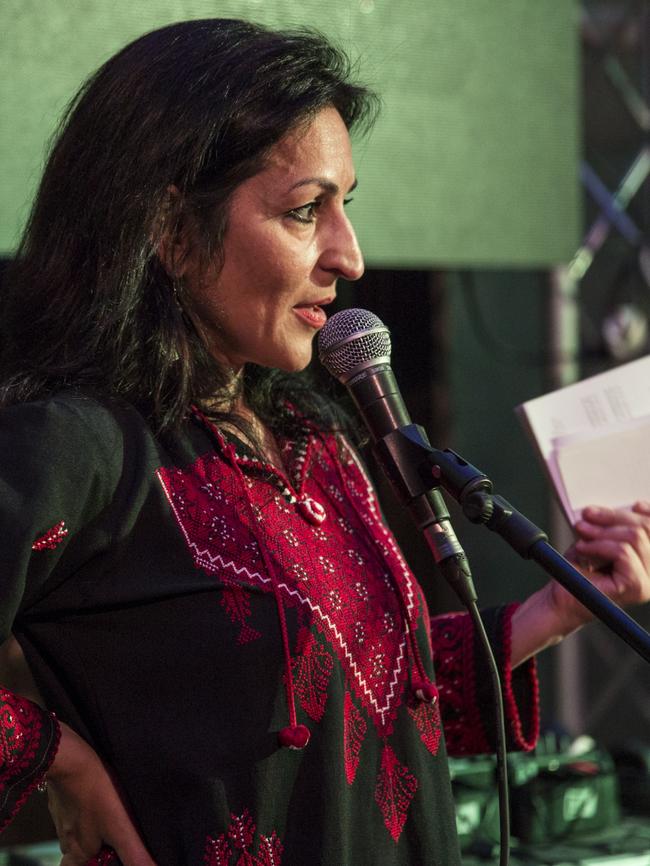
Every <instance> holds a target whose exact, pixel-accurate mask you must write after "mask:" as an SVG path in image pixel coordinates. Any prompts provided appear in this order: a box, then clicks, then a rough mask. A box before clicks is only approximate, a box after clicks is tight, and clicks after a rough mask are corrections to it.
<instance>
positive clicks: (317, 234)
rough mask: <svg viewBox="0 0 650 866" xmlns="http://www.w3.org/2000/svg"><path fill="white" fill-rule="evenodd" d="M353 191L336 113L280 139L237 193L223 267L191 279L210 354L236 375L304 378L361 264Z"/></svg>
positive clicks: (191, 268)
mask: <svg viewBox="0 0 650 866" xmlns="http://www.w3.org/2000/svg"><path fill="white" fill-rule="evenodd" d="M354 185H355V177H354V166H353V164H352V151H351V147H350V138H349V136H348V131H347V129H346V127H345V124H344V123H343V120H342V118H341V116H340V114H339V113H338V111H336V109H334V108H325V109H323V110H322V111H321V112H320V113H319V114H317V115H316V117H315V118H314V120H313V121H312V122H311V123H310V124H309V125H308V126H306V127H303V128H301V129H298V130H296V131H293V132H291V133H289V134H287V135H286V136H285V137H284V138H283V139H281V140H280V141H279V142H278V143H277V144H276V145H275V147H274V148H273V149H272V150H271V152H270V157H269V159H268V161H267V163H266V166H265V168H264V169H263V170H262V171H261V172H260V173H259V174H256V175H255V176H254V177H251V178H249V179H248V180H246V181H244V182H243V183H242V184H241V185H240V186H239V187H237V189H236V190H235V192H234V194H233V196H232V198H231V203H230V208H229V216H228V227H227V231H226V236H225V241H224V246H223V267H222V268H221V270H219V269H218V268H217V267H216V266H213V267H208V268H207V269H204V270H203V271H201V269H200V267H199V266H198V263H196V262H195V261H194V259H193V257H192V256H190V257H189V259H188V262H187V266H186V270H185V273H184V277H185V282H186V286H187V289H188V290H189V292H190V295H191V298H192V302H193V307H194V314H195V316H196V317H197V318H198V323H199V326H200V328H201V330H202V332H203V334H204V336H205V339H206V340H207V342H208V345H209V347H210V350H211V352H212V354H213V355H214V356H215V357H216V358H217V359H218V360H219V361H221V362H223V363H225V364H227V365H229V366H230V367H232V368H233V369H234V370H238V369H240V368H241V367H242V366H243V364H245V363H246V362H249V361H250V362H253V363H255V364H259V365H262V366H265V367H277V368H280V369H282V370H288V371H296V370H301V369H303V368H304V367H305V366H306V365H307V364H308V363H309V361H310V359H311V352H312V342H313V339H314V336H315V334H316V333H317V332H318V330H319V329H320V328H321V327H322V325H323V324H324V323H325V320H326V316H325V311H324V310H323V307H324V306H325V305H326V304H329V303H331V302H332V301H333V300H334V298H335V296H336V281H337V279H338V277H344V278H345V279H347V280H356V279H358V278H359V277H360V276H361V274H362V273H363V258H362V256H361V251H360V250H359V245H358V243H357V239H356V236H355V233H354V230H353V228H352V225H351V223H350V221H349V220H348V218H347V216H346V213H345V204H346V201H347V196H348V194H349V193H350V191H351V190H352V189H353V187H354Z"/></svg>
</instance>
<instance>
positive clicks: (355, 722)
mask: <svg viewBox="0 0 650 866" xmlns="http://www.w3.org/2000/svg"><path fill="white" fill-rule="evenodd" d="M366 727H367V726H366V723H365V720H364V718H363V716H362V715H361V713H360V712H359V710H358V709H357V708H356V707H355V705H354V703H353V702H352V698H351V697H350V693H349V692H347V691H346V693H345V699H344V704H343V751H344V755H345V778H346V779H347V780H348V784H349V785H351V784H352V782H354V777H355V776H356V774H357V767H358V766H359V753H360V751H361V744H362V743H363V738H364V737H365V735H366Z"/></svg>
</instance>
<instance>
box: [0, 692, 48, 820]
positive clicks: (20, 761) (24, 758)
mask: <svg viewBox="0 0 650 866" xmlns="http://www.w3.org/2000/svg"><path fill="white" fill-rule="evenodd" d="M44 722H45V723H44ZM59 736H60V730H59V726H58V725H57V724H56V723H54V722H53V720H52V717H51V716H48V714H47V713H46V712H45V711H44V710H42V709H41V708H40V707H39V706H37V705H36V704H34V703H32V702H31V701H29V700H27V699H26V698H22V697H20V696H19V695H14V694H13V693H12V692H8V691H5V690H4V689H0V814H1V815H3V818H2V819H0V831H2V830H3V829H4V828H5V827H6V826H7V825H8V824H9V823H10V822H11V821H12V819H13V818H14V817H15V815H16V814H17V813H18V811H19V809H20V807H21V806H22V805H23V803H24V802H25V800H26V799H27V797H28V796H29V795H30V794H31V793H32V791H33V790H34V789H35V788H36V786H37V785H38V783H39V782H40V781H41V779H42V778H43V775H44V774H45V772H46V771H47V769H48V767H49V766H50V764H51V763H52V761H53V760H54V756H55V754H56V749H57V746H58V742H59Z"/></svg>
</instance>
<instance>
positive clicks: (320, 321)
mask: <svg viewBox="0 0 650 866" xmlns="http://www.w3.org/2000/svg"><path fill="white" fill-rule="evenodd" d="M293 311H294V313H295V314H296V315H297V316H298V318H299V319H301V320H302V321H303V322H305V324H307V325H309V326H310V327H311V328H322V327H323V325H324V324H325V322H326V321H327V314H326V312H325V310H323V309H322V308H321V307H319V306H318V304H311V305H306V304H305V305H304V306H303V305H301V304H297V305H296V306H295V307H293Z"/></svg>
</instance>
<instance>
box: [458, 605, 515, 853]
mask: <svg viewBox="0 0 650 866" xmlns="http://www.w3.org/2000/svg"><path fill="white" fill-rule="evenodd" d="M467 610H468V612H469V615H470V616H471V618H472V621H473V623H474V628H475V630H476V635H477V637H478V638H479V640H480V642H481V644H482V646H483V649H484V651H485V658H486V661H487V665H488V670H489V673H490V679H491V681H492V692H493V697H494V708H495V721H496V725H495V736H496V743H495V745H496V749H495V751H496V771H497V790H498V797H499V866H508V862H509V857H510V801H509V795H508V765H507V745H506V723H505V712H504V709H503V692H502V689H501V678H500V677H499V669H498V667H497V663H496V659H495V658H494V653H493V651H492V646H491V645H490V641H489V639H488V636H487V633H486V631H485V626H484V624H483V620H482V619H481V613H480V611H479V609H478V607H477V605H476V603H471V604H468V605H467Z"/></svg>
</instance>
